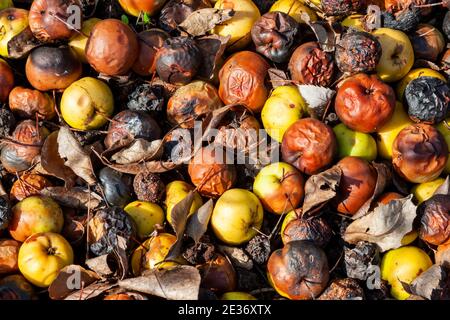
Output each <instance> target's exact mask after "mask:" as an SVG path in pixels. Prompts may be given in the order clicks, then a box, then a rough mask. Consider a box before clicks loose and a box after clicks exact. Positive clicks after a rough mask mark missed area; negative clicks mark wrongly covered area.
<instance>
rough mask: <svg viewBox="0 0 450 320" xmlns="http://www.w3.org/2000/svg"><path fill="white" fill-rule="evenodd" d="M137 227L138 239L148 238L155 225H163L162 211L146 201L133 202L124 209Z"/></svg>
mask: <svg viewBox="0 0 450 320" xmlns="http://www.w3.org/2000/svg"><path fill="white" fill-rule="evenodd" d="M124 210H125V212H126V213H128V214H129V215H130V217H131V218H132V219H133V220H134V222H135V223H136V226H137V233H138V236H139V238H141V239H142V238H146V237H148V236H149V235H150V234H151V233H152V232H153V231H154V230H155V226H156V225H157V224H159V225H162V224H163V223H164V211H163V209H161V207H160V206H158V205H157V204H154V203H151V202H146V201H134V202H132V203H130V204H128V205H127V206H126V207H125V208H124Z"/></svg>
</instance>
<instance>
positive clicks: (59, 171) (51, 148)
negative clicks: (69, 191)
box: [40, 131, 77, 188]
mask: <svg viewBox="0 0 450 320" xmlns="http://www.w3.org/2000/svg"><path fill="white" fill-rule="evenodd" d="M58 133H59V131H55V132H52V133H51V134H50V135H49V136H48V137H47V139H45V142H44V144H43V146H42V149H41V162H40V164H41V166H42V168H43V169H44V170H45V171H46V172H47V174H50V175H52V176H54V177H56V178H58V179H61V180H63V181H64V182H65V183H66V187H67V188H70V187H73V186H74V185H75V181H76V179H77V176H76V174H75V172H73V170H72V169H70V168H69V167H67V166H66V165H65V164H64V160H63V159H62V158H61V156H60V155H59V153H58Z"/></svg>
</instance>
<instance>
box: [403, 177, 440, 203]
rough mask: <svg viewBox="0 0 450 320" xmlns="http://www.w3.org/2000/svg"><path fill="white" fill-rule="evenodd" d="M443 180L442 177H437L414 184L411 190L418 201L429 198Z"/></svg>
mask: <svg viewBox="0 0 450 320" xmlns="http://www.w3.org/2000/svg"><path fill="white" fill-rule="evenodd" d="M444 182H445V179H444V178H437V179H435V180H433V181H429V182H424V183H419V184H416V185H415V186H414V187H413V188H412V190H411V192H412V194H413V195H414V197H415V198H416V199H417V201H418V202H419V203H422V202H424V201H426V200H428V199H430V198H431V197H432V196H433V194H434V192H435V191H436V189H437V188H439V187H440V186H441V185H442V184H443V183H444Z"/></svg>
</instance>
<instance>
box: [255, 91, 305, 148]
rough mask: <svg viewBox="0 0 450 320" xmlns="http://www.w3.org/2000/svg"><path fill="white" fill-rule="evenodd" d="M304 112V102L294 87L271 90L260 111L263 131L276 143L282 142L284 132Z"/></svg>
mask: <svg viewBox="0 0 450 320" xmlns="http://www.w3.org/2000/svg"><path fill="white" fill-rule="evenodd" d="M305 110H306V102H305V100H303V98H302V96H301V95H300V92H299V90H298V89H297V87H295V86H280V87H277V88H275V90H273V92H272V94H271V95H270V97H269V99H267V101H266V103H265V104H264V107H263V109H262V111H261V119H262V123H263V125H264V129H265V130H266V131H267V133H268V134H269V136H271V137H272V138H273V139H275V140H276V141H278V142H280V143H281V141H283V135H284V133H285V132H286V130H287V129H288V128H289V127H290V126H291V125H292V124H293V123H294V122H296V121H297V120H298V119H300V118H301V117H302V116H303V114H304V112H305Z"/></svg>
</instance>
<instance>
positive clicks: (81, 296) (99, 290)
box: [64, 282, 117, 300]
mask: <svg viewBox="0 0 450 320" xmlns="http://www.w3.org/2000/svg"><path fill="white" fill-rule="evenodd" d="M116 286H117V283H109V282H94V283H92V284H90V285H88V286H87V287H86V288H82V289H81V290H78V291H75V292H74V293H72V294H71V295H69V296H67V297H66V298H65V299H64V300H88V299H93V298H95V297H98V296H99V295H101V294H103V293H104V292H105V291H108V290H109V289H111V288H114V287H116Z"/></svg>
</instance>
